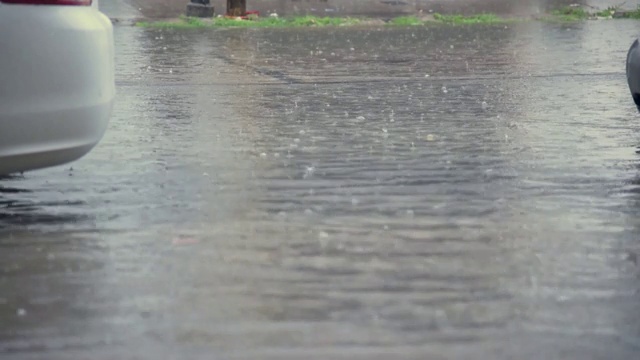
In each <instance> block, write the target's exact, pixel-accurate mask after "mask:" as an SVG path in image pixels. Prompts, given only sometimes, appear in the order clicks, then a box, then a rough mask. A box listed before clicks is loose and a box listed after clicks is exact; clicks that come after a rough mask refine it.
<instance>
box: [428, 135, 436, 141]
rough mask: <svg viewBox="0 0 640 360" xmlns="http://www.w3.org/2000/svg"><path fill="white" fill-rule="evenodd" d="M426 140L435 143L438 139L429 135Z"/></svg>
mask: <svg viewBox="0 0 640 360" xmlns="http://www.w3.org/2000/svg"><path fill="white" fill-rule="evenodd" d="M426 139H427V141H433V140H435V139H436V137H435V136H434V135H433V134H429V135H427V138H426Z"/></svg>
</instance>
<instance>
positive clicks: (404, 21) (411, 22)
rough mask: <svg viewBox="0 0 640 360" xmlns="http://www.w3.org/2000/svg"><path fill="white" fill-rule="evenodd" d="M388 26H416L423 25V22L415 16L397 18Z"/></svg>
mask: <svg viewBox="0 0 640 360" xmlns="http://www.w3.org/2000/svg"><path fill="white" fill-rule="evenodd" d="M389 25H397V26H416V25H424V21H422V20H420V19H418V18H417V17H416V16H399V17H397V18H393V19H391V20H390V21H389Z"/></svg>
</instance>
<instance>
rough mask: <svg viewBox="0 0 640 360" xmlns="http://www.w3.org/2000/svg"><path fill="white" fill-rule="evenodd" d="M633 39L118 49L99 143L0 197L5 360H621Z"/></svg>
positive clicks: (618, 25) (388, 39) (140, 39)
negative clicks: (75, 359) (112, 104)
mask: <svg viewBox="0 0 640 360" xmlns="http://www.w3.org/2000/svg"><path fill="white" fill-rule="evenodd" d="M634 24H635V23H633V22H624V21H620V22H618V21H616V22H594V23H585V24H581V25H557V24H519V25H513V26H512V25H509V26H507V27H504V26H498V27H449V28H443V27H436V28H409V29H407V28H404V29H398V28H393V29H357V30H356V29H348V30H346V29H329V30H324V29H323V30H318V29H304V30H296V31H290V30H246V29H245V30H233V31H230V30H221V31H209V32H206V31H205V32H203V31H186V32H173V31H155V30H141V29H135V28H128V27H118V28H117V29H116V35H117V39H118V42H119V46H118V51H119V54H118V69H119V74H120V75H119V76H120V78H119V79H118V83H119V85H120V86H119V92H118V97H119V98H118V106H117V107H116V110H115V113H114V118H113V121H112V124H111V126H110V129H109V131H108V133H107V136H106V137H105V139H104V141H103V142H102V143H101V144H100V145H99V146H98V147H97V148H96V149H95V151H93V152H92V153H91V154H89V155H88V156H87V157H86V158H85V159H82V160H81V161H78V162H77V163H74V164H73V170H71V169H70V167H62V168H54V169H49V170H45V171H41V172H35V173H28V174H26V175H24V177H19V178H14V179H9V180H3V186H4V188H3V189H6V190H5V191H0V214H4V215H0V247H2V249H3V252H2V255H0V260H2V264H3V267H1V268H0V273H1V274H2V276H0V319H2V322H1V323H2V325H1V326H0V351H3V352H5V353H7V354H9V356H11V355H16V354H24V353H26V354H31V353H39V352H47V353H48V355H51V356H52V357H54V358H68V356H70V355H73V356H75V354H81V355H87V354H89V353H91V356H92V357H95V356H97V357H100V356H101V355H104V354H109V355H113V354H116V355H122V357H123V358H127V357H135V356H137V355H138V356H139V357H141V358H149V357H153V358H156V357H158V356H162V355H165V356H172V355H175V357H187V358H188V357H191V356H193V357H198V356H204V354H211V353H212V352H213V353H216V354H220V355H221V356H227V355H228V356H229V357H233V356H237V357H242V358H247V357H251V358H278V359H281V358H300V357H302V356H305V357H307V356H316V357H319V358H341V357H347V356H348V357H358V356H359V357H363V358H372V357H373V358H375V357H376V356H378V357H382V358H387V357H391V355H392V356H394V357H397V356H401V357H408V358H414V357H415V358H425V357H428V358H439V357H440V358H477V357H482V358H492V359H503V358H504V359H506V358H514V357H515V358H524V359H535V358H560V357H562V358H570V359H582V358H607V359H630V358H635V357H637V354H638V352H639V351H640V340H638V339H639V336H640V331H639V326H638V324H640V319H638V318H637V316H636V315H635V314H637V313H639V311H638V310H639V309H638V305H637V304H638V303H639V302H638V291H639V290H640V283H639V282H638V274H639V273H638V267H637V266H638V265H637V257H638V254H639V253H640V247H639V246H640V245H639V244H638V242H637V239H638V234H639V229H640V227H639V226H638V221H637V219H636V218H637V216H636V215H637V213H638V196H637V194H638V191H637V179H638V176H639V172H638V163H639V161H640V159H639V158H638V155H637V154H635V152H634V151H635V149H634V147H635V146H636V145H637V143H638V131H637V126H636V120H637V114H635V112H634V111H635V107H634V105H633V103H632V102H631V99H630V98H629V96H628V93H627V89H626V87H625V83H624V74H623V71H622V68H621V65H620V64H623V63H624V62H623V59H624V56H625V51H626V49H627V48H628V43H629V41H627V40H628V38H626V37H625V36H621V34H629V36H628V37H629V38H630V37H631V36H632V34H633V33H634V30H633V29H634V26H635V25H634ZM22 189H25V191H22ZM7 214H8V215H7ZM16 216H17V217H16ZM48 217H49V218H48ZM16 219H18V220H16ZM25 225H28V226H25ZM461 345H464V346H461ZM81 355H80V356H81ZM387 355H389V356H387ZM104 357H108V356H107V355H105V356H104Z"/></svg>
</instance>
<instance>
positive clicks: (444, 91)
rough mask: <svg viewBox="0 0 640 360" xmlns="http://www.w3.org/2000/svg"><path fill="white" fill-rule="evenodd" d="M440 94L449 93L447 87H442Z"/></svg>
mask: <svg viewBox="0 0 640 360" xmlns="http://www.w3.org/2000/svg"><path fill="white" fill-rule="evenodd" d="M442 92H443V93H445V94H446V93H448V92H449V90H447V87H446V86H443V87H442Z"/></svg>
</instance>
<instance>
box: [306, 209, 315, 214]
mask: <svg viewBox="0 0 640 360" xmlns="http://www.w3.org/2000/svg"><path fill="white" fill-rule="evenodd" d="M304 214H305V215H313V210H311V209H306V210H305V211H304Z"/></svg>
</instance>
